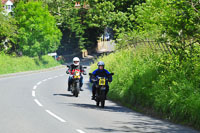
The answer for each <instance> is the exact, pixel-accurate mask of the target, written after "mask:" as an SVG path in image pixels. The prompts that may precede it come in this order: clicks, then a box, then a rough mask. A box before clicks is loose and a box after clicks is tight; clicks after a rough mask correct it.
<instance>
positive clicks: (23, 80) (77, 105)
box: [0, 62, 198, 133]
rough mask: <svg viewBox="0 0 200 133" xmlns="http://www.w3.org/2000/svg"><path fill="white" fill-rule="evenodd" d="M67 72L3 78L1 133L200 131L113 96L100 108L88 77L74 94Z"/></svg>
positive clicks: (48, 72)
mask: <svg viewBox="0 0 200 133" xmlns="http://www.w3.org/2000/svg"><path fill="white" fill-rule="evenodd" d="M84 63H85V64H84V65H85V66H87V65H89V62H84ZM88 69H89V68H88ZM65 71H66V67H61V68H59V69H55V70H51V71H44V72H34V73H32V72H31V73H26V74H16V75H13V76H9V77H3V78H0V133H106V132H112V133H126V132H131V133H137V132H142V133H143V132H170V133H171V132H173V133H184V132H185V133H192V132H198V131H195V130H193V129H190V128H187V127H183V126H180V125H175V124H172V123H169V122H165V121H162V120H158V119H154V118H151V117H148V116H145V115H143V114H140V113H137V112H134V111H131V110H130V109H127V108H125V107H122V106H119V105H117V104H115V103H114V102H112V101H109V100H107V101H106V104H105V108H104V109H102V108H100V107H97V106H96V105H95V102H94V101H92V100H91V89H90V84H89V77H88V75H86V76H84V86H83V89H84V91H82V92H81V93H80V95H79V97H78V98H76V97H73V96H72V94H71V93H70V92H68V91H67V78H68V76H67V75H66V74H65Z"/></svg>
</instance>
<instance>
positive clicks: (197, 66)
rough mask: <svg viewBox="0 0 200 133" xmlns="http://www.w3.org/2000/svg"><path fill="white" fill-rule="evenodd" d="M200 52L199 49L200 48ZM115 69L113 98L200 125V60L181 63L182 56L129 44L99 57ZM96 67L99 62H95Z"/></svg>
mask: <svg viewBox="0 0 200 133" xmlns="http://www.w3.org/2000/svg"><path fill="white" fill-rule="evenodd" d="M197 53H199V52H197ZM99 60H102V61H104V62H105V68H106V69H108V70H109V71H110V72H114V73H115V75H114V76H113V82H112V83H111V84H110V91H109V94H108V96H109V98H111V99H112V100H114V101H116V102H120V103H122V104H124V105H127V106H128V107H131V108H135V109H136V110H137V109H139V110H140V109H142V110H141V111H142V112H148V110H149V111H150V112H152V113H153V114H154V115H157V116H159V117H162V118H165V119H169V120H171V121H174V122H177V123H181V124H186V125H189V126H192V127H194V128H197V129H199V128H200V84H199V83H200V76H199V75H200V71H199V70H200V63H199V62H200V60H199V55H198V54H196V55H194V58H193V59H192V60H185V61H184V62H182V63H180V62H179V60H178V57H176V56H173V55H166V54H161V53H155V52H152V51H151V50H149V49H148V48H143V47H140V48H137V49H132V48H129V49H128V48H127V49H124V50H121V51H118V52H116V53H112V54H110V55H108V56H102V57H100V58H99V59H98V61H99ZM91 68H92V70H94V69H96V68H97V66H96V62H95V64H94V65H92V66H91Z"/></svg>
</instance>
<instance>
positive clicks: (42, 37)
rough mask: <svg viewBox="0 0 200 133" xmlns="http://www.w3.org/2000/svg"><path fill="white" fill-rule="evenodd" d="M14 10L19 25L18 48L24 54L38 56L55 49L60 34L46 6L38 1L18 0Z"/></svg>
mask: <svg viewBox="0 0 200 133" xmlns="http://www.w3.org/2000/svg"><path fill="white" fill-rule="evenodd" d="M14 12H15V18H16V20H17V24H18V27H19V30H18V34H19V37H18V43H19V48H20V50H21V51H22V52H23V54H24V55H27V56H39V57H40V56H41V55H45V54H47V53H48V52H54V51H55V50H57V48H58V46H59V45H60V39H61V35H62V34H61V32H60V30H59V29H58V28H57V26H56V21H55V19H54V17H53V16H52V15H51V14H50V13H49V11H48V7H47V6H44V5H43V3H42V2H38V1H35V2H34V1H30V2H27V3H24V2H23V1H20V2H19V3H18V4H17V6H16V8H15V10H14Z"/></svg>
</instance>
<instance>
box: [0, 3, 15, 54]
mask: <svg viewBox="0 0 200 133" xmlns="http://www.w3.org/2000/svg"><path fill="white" fill-rule="evenodd" d="M16 31H17V27H16V25H15V19H14V18H13V17H12V16H10V14H8V15H6V13H5V12H4V11H3V7H2V5H1V2H0V51H1V52H2V51H3V52H5V53H10V52H13V50H15V49H16V46H15V43H16V37H17V34H16Z"/></svg>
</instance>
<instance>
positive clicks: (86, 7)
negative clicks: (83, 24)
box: [75, 2, 90, 9]
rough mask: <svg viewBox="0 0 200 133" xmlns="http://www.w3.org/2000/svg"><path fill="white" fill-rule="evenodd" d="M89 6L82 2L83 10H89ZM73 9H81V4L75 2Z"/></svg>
mask: <svg viewBox="0 0 200 133" xmlns="http://www.w3.org/2000/svg"><path fill="white" fill-rule="evenodd" d="M89 7H90V6H89V4H87V3H86V2H84V4H83V8H85V9H89ZM75 8H81V3H80V2H75Z"/></svg>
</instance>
